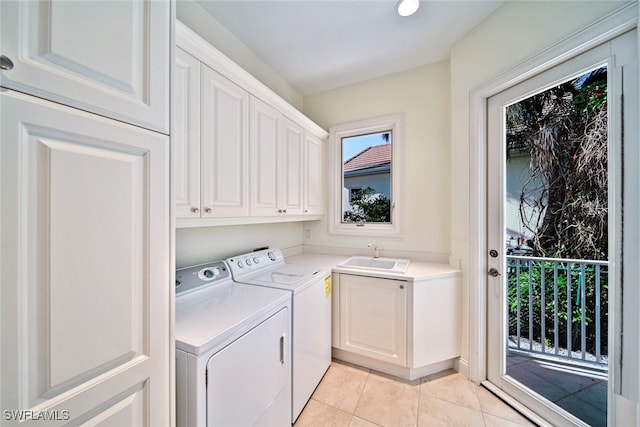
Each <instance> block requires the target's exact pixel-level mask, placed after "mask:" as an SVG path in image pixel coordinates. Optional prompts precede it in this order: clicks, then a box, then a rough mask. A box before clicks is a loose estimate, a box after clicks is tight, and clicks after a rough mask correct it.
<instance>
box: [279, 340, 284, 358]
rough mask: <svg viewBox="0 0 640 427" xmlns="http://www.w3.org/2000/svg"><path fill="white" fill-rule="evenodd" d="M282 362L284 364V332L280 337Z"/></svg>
mask: <svg viewBox="0 0 640 427" xmlns="http://www.w3.org/2000/svg"><path fill="white" fill-rule="evenodd" d="M280 364H281V365H284V334H282V336H281V337H280Z"/></svg>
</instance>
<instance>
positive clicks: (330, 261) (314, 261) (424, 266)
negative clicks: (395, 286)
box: [286, 253, 462, 280]
mask: <svg viewBox="0 0 640 427" xmlns="http://www.w3.org/2000/svg"><path fill="white" fill-rule="evenodd" d="M349 258H351V256H348V255H326V254H315V253H312V254H310V253H301V254H297V255H293V256H289V257H287V258H286V261H287V262H288V263H292V264H306V265H315V266H318V267H319V268H325V269H330V270H331V271H333V272H334V273H347V274H355V275H361V276H374V277H382V278H389V279H403V280H427V279H435V278H440V277H449V276H457V275H460V274H462V273H461V271H460V270H457V269H455V268H453V267H451V266H449V265H448V264H439V263H431V262H414V261H411V263H410V264H409V267H408V268H407V271H406V272H404V273H399V272H395V271H385V270H371V269H359V268H351V267H339V264H341V263H342V262H344V261H346V260H347V259H349Z"/></svg>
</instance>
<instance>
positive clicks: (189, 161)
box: [171, 48, 200, 218]
mask: <svg viewBox="0 0 640 427" xmlns="http://www.w3.org/2000/svg"><path fill="white" fill-rule="evenodd" d="M174 84H175V90H174V91H173V99H174V104H175V105H174V123H175V126H174V128H173V129H172V131H171V139H172V141H173V147H174V150H173V176H174V182H173V184H174V185H173V189H174V191H173V194H174V200H175V212H176V217H178V218H185V217H193V218H199V217H200V61H198V60H197V59H196V58H194V57H193V56H191V55H189V54H188V53H187V52H185V51H184V50H182V49H180V48H176V66H175V78H174Z"/></svg>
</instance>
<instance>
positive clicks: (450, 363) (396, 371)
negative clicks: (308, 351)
mask: <svg viewBox="0 0 640 427" xmlns="http://www.w3.org/2000/svg"><path fill="white" fill-rule="evenodd" d="M331 351H332V356H333V358H334V359H338V360H342V361H344V362H348V363H352V364H354V365H358V366H362V367H365V368H369V369H373V370H374V371H378V372H382V373H385V374H388V375H393V376H394V377H398V378H402V379H404V380H408V381H413V380H417V379H419V378H423V377H426V376H428V375H432V374H436V373H438V372H442V371H446V370H447V369H455V364H456V360H457V358H456V359H449V360H443V361H441V362H436V363H433V364H430V365H426V366H420V367H418V368H407V367H404V366H398V365H393V364H391V363H388V362H383V361H380V360H376V359H372V358H370V357H366V356H362V355H359V354H355V353H351V352H349V351H344V350H340V349H338V348H332V349H331Z"/></svg>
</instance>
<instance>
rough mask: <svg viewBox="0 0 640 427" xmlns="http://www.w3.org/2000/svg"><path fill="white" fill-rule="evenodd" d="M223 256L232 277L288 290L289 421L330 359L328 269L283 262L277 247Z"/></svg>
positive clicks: (251, 283)
mask: <svg viewBox="0 0 640 427" xmlns="http://www.w3.org/2000/svg"><path fill="white" fill-rule="evenodd" d="M226 261H227V263H228V265H229V268H230V269H231V272H232V275H233V280H235V281H236V282H240V283H246V284H250V285H259V286H260V287H266V288H275V289H281V290H286V291H288V292H289V293H290V294H291V295H292V298H293V299H292V302H291V304H292V310H293V314H292V321H291V328H292V346H293V350H292V353H293V363H292V396H293V398H292V408H291V422H292V423H293V422H295V420H296V419H297V418H298V416H299V415H300V412H302V409H303V408H304V406H305V405H306V403H307V401H308V400H309V398H310V397H311V395H312V394H313V391H314V390H315V388H316V387H317V386H318V383H319V382H320V380H321V379H322V377H323V375H324V374H325V372H326V371H327V369H328V368H329V365H330V364H331V272H330V271H328V270H326V269H322V268H314V267H311V266H308V265H297V264H288V263H286V262H285V260H284V257H283V255H282V252H281V251H280V250H278V249H265V250H261V251H256V252H251V253H247V254H243V255H238V256H235V257H232V258H228V259H227V260H226Z"/></svg>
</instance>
